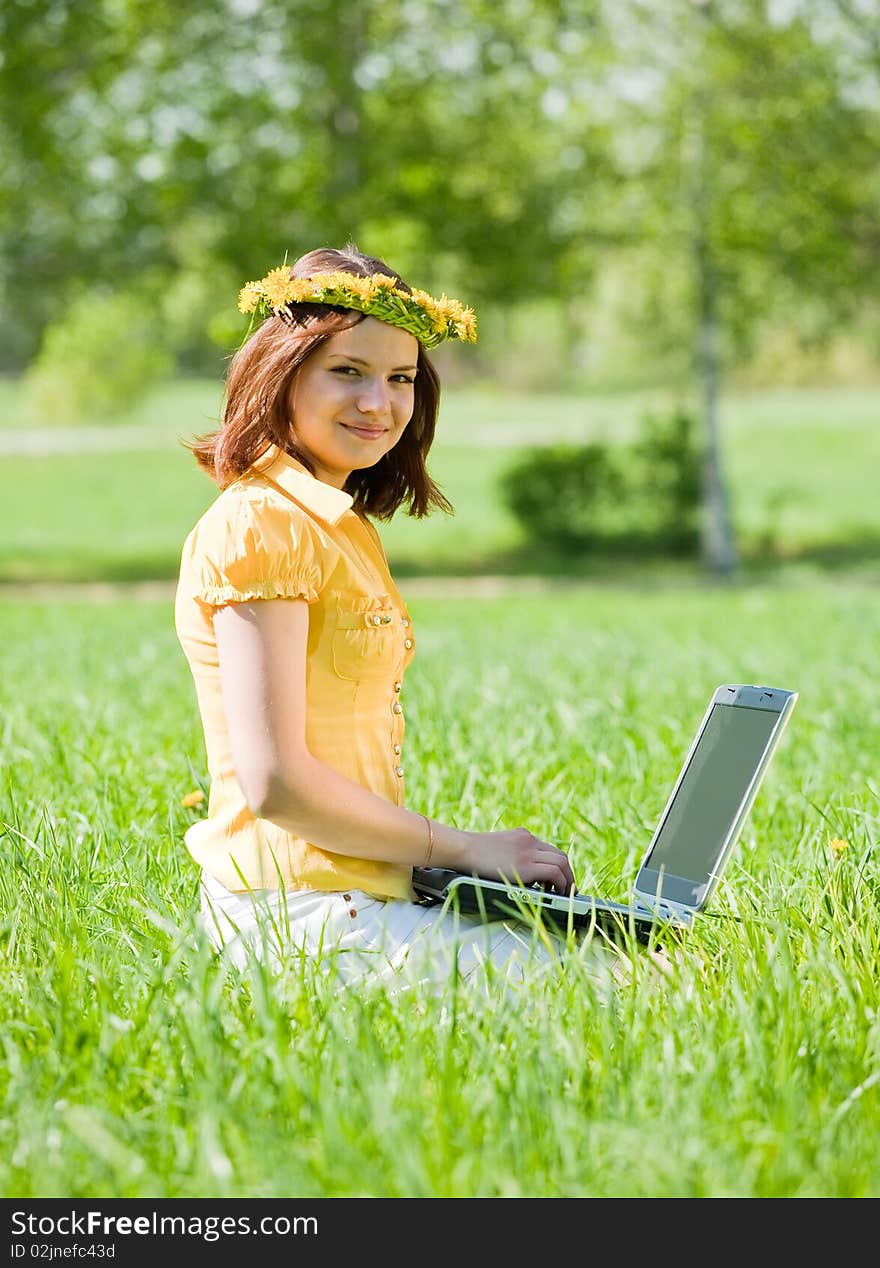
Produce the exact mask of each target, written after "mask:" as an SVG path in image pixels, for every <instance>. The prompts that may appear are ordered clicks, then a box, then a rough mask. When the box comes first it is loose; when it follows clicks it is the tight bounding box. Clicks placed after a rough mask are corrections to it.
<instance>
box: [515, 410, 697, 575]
mask: <svg viewBox="0 0 880 1268" xmlns="http://www.w3.org/2000/svg"><path fill="white" fill-rule="evenodd" d="M699 464H700V455H699V450H698V448H697V446H696V444H695V441H694V423H693V420H692V418H691V416H690V415H689V414H687V413H685V412H683V411H676V412H674V413H672V414H670V415H669V416H667V417H665V418H663V417H659V416H654V415H648V416H646V417H645V419H644V420H643V423H642V433H641V435H640V436H639V437H638V438H637V439H636V440H635V441H634V442H631V443H630V444H623V445H613V446H612V445H609V444H604V443H600V442H598V441H594V442H591V443H590V444H586V445H570V444H563V445H553V446H550V447H549V448H540V449H531V450H529V451H527V452H526V453H525V454H524V455H523V456H522V457H521V458H519V459H518V460H517V461H516V462H515V463H514V464H512V465H511V466H510V467H509V468H508V469H507V470H506V471H505V472H504V473H503V474H502V476H501V494H502V497H503V498H504V500H505V501H506V503H507V505H508V506H509V508H510V510H511V511H512V512H513V514H514V515H515V516H516V518H517V519H518V520H519V522H520V524H521V525H522V527H523V528H524V529H525V531H526V533H527V534H528V535H529V536H530V537H531V538H532V539H534V540H535V541H536V542H538V543H541V542H546V543H547V544H548V545H550V546H551V547H555V548H558V549H561V550H565V551H574V550H585V549H586V550H599V549H606V550H607V549H615V550H620V549H623V550H632V549H634V548H638V549H646V548H649V549H650V550H651V551H652V553H657V552H659V553H669V554H673V555H688V554H692V553H693V552H694V551H695V550H696V547H697V542H698V528H697V522H698V512H699V497H700V467H699Z"/></svg>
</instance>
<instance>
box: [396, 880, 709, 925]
mask: <svg viewBox="0 0 880 1268" xmlns="http://www.w3.org/2000/svg"><path fill="white" fill-rule="evenodd" d="M413 888H414V889H415V891H416V894H417V895H418V898H419V901H420V902H422V903H425V904H428V905H433V904H435V903H446V904H447V905H448V906H449V907H450V908H453V909H457V910H458V911H462V912H467V913H468V914H469V915H478V916H482V917H483V918H484V919H487V920H517V921H520V922H523V921H525V922H530V921H533V920H535V919H537V918H540V919H541V920H542V921H543V922H544V923H545V924H547V925H552V926H553V927H554V928H555V929H557V930H559V931H560V932H562V933H565V932H568V931H569V930H572V931H576V932H578V933H586V932H588V931H593V932H595V931H596V930H599V931H600V932H602V933H603V934H605V935H606V936H607V937H610V938H613V939H614V941H616V942H625V941H626V940H627V939H628V938H633V937H635V938H636V939H637V940H638V941H639V942H642V943H648V942H652V941H653V942H657V941H660V940H661V939H662V934H663V930H664V929H670V928H677V929H681V928H685V927H686V924H685V922H684V921H681V920H677V919H675V918H674V917H669V918H660V917H658V916H655V915H653V914H652V913H651V912H649V911H645V910H643V909H641V908H638V907H633V906H630V905H628V904H626V903H615V902H610V901H609V900H607V899H601V898H595V897H593V896H592V895H590V894H575V895H572V896H571V897H566V896H564V895H562V894H554V893H552V892H548V891H546V890H543V889H541V888H528V887H526V886H521V885H519V886H518V885H506V884H504V883H503V882H501V881H488V880H484V879H483V878H482V877H474V876H467V875H464V874H462V873H461V872H454V871H450V870H448V869H446V868H441V867H429V868H424V867H416V868H414V869H413Z"/></svg>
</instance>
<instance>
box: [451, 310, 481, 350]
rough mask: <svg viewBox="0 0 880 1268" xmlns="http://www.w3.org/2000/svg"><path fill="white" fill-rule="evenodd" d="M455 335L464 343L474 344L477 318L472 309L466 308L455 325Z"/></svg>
mask: <svg viewBox="0 0 880 1268" xmlns="http://www.w3.org/2000/svg"><path fill="white" fill-rule="evenodd" d="M454 324H455V333H456V334H457V335H458V337H459V339H464V341H465V342H466V343H476V339H477V317H476V313H475V312H474V310H473V309H472V308H466V309H465V310H464V312H463V313H462V315H461V317H460V318H459V319H458V321H456V322H455V323H454Z"/></svg>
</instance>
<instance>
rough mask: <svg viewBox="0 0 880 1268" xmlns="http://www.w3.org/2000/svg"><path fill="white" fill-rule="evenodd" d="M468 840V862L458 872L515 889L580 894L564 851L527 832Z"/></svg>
mask: <svg viewBox="0 0 880 1268" xmlns="http://www.w3.org/2000/svg"><path fill="white" fill-rule="evenodd" d="M466 837H467V845H466V849H465V851H464V855H465V862H464V866H463V867H460V868H459V870H462V871H470V872H474V873H476V875H477V876H485V877H486V879H487V880H492V881H494V880H501V881H506V882H507V883H508V884H512V885H541V886H543V887H544V889H550V890H553V891H555V892H556V893H557V894H572V893H577V888H576V886H575V883H574V872H573V871H572V870H571V864H570V863H569V861H568V855H567V854H566V853H565V851H564V850H560V849H558V848H557V847H556V846H555V845H550V844H549V843H548V842H547V841H542V840H541V839H540V838H539V837H536V836H535V835H534V834H533V833H531V832H529V830H528V828H513V829H511V830H509V831H504V832H469V833H467V834H466Z"/></svg>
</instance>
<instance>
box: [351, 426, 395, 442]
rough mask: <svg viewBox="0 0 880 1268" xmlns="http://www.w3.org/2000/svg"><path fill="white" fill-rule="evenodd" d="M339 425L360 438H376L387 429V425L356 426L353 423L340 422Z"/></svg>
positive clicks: (382, 434)
mask: <svg viewBox="0 0 880 1268" xmlns="http://www.w3.org/2000/svg"><path fill="white" fill-rule="evenodd" d="M339 426H340V427H342V428H343V429H344V430H345V431H347V432H349V433H350V434H351V435H352V436H358V437H359V438H360V439H361V440H378V439H379V438H380V436H384V435H385V433H386V431H388V428H387V427H357V426H355V424H354V423H340V424H339Z"/></svg>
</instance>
